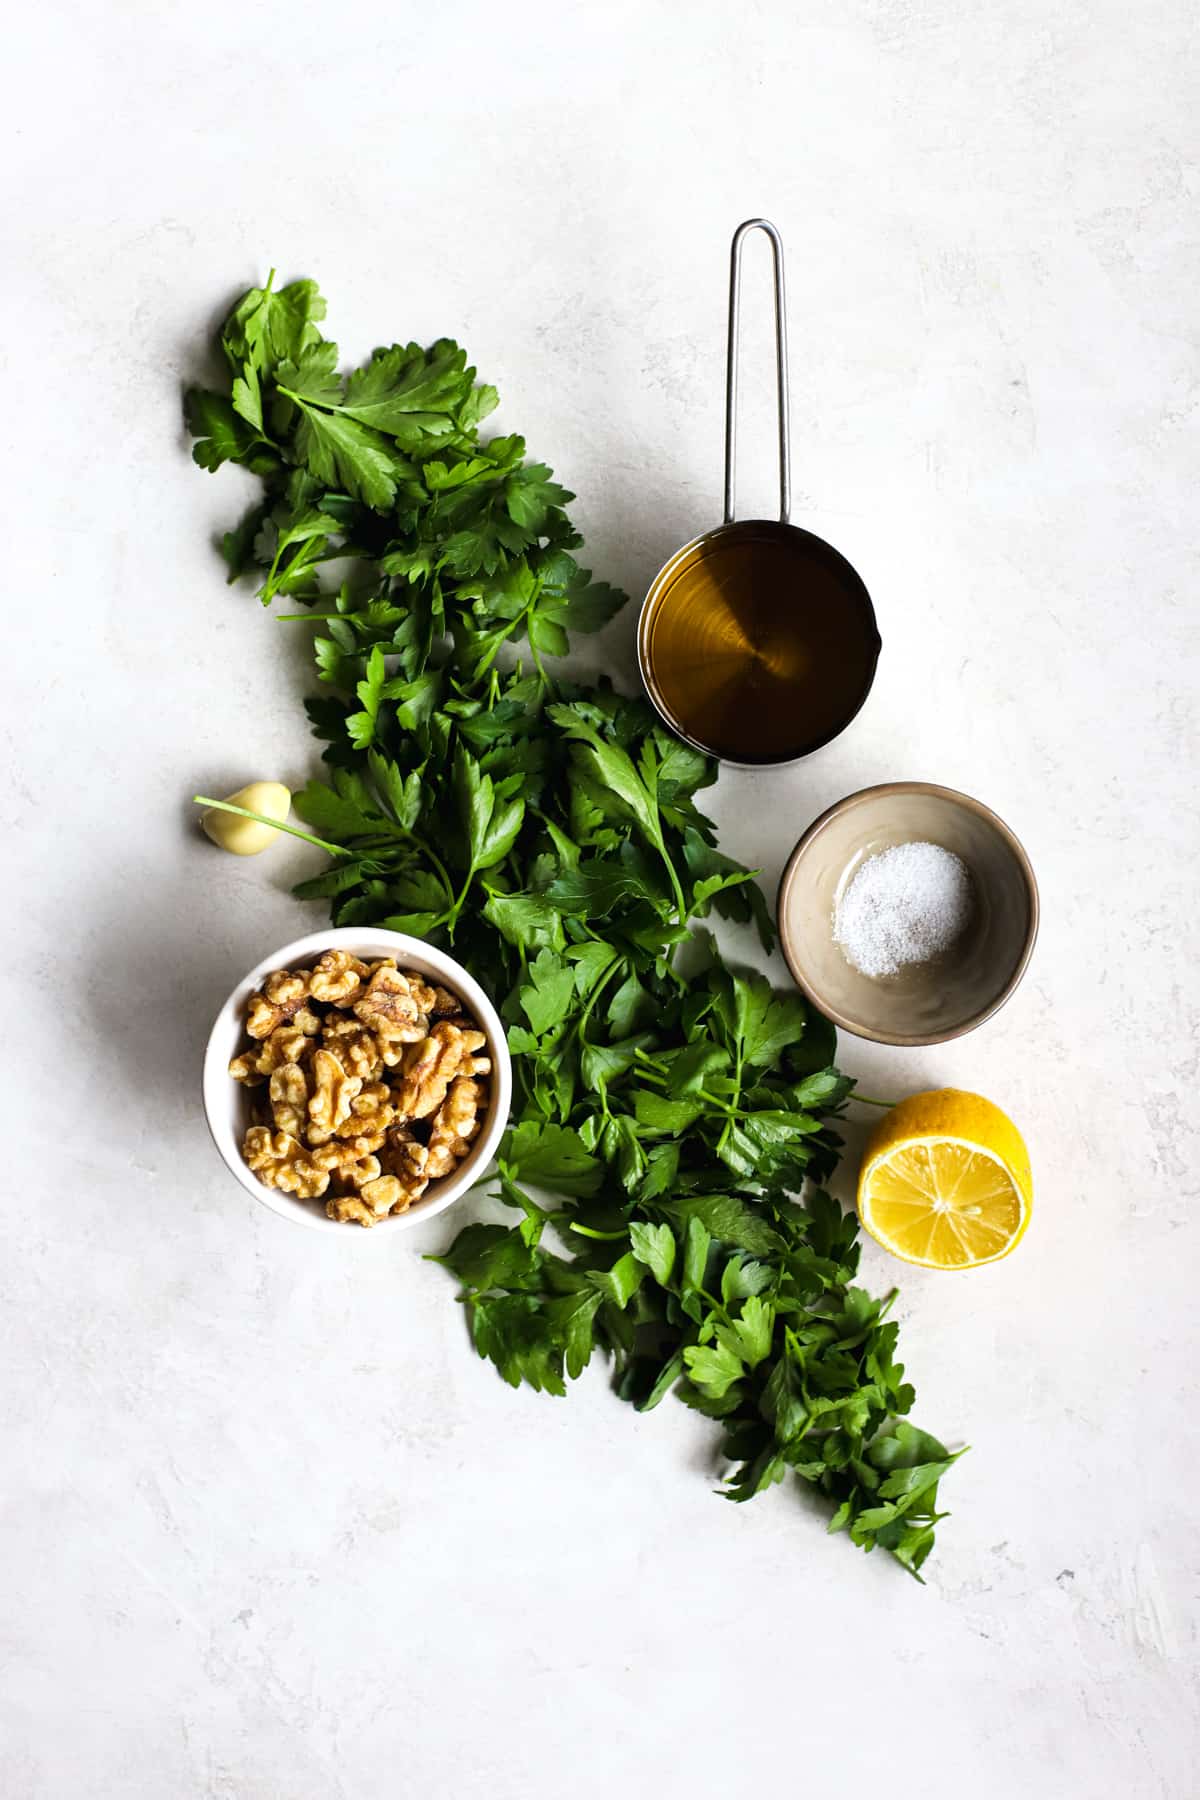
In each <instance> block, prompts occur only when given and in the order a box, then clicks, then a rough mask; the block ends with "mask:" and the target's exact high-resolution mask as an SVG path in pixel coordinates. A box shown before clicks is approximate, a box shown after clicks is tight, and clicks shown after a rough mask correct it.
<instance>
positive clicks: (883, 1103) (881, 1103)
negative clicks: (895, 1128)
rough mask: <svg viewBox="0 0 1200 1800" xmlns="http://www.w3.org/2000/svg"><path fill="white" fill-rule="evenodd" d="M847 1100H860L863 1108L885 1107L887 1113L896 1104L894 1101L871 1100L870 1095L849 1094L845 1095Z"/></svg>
mask: <svg viewBox="0 0 1200 1800" xmlns="http://www.w3.org/2000/svg"><path fill="white" fill-rule="evenodd" d="M847 1098H848V1099H850V1100H861V1101H862V1103H863V1105H864V1106H885V1107H887V1108H888V1110H889V1111H890V1110H891V1108H892V1107H893V1106H895V1104H896V1102H895V1101H894V1100H872V1098H871V1096H870V1094H849V1095H847Z"/></svg>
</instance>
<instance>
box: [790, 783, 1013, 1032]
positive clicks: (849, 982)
mask: <svg viewBox="0 0 1200 1800" xmlns="http://www.w3.org/2000/svg"><path fill="white" fill-rule="evenodd" d="M913 842H918V843H920V842H924V843H930V844H940V845H941V846H942V847H943V848H944V849H946V850H952V851H953V852H954V854H955V855H956V856H958V857H961V859H962V861H963V862H964V863H965V864H966V866H967V869H968V870H969V872H970V877H971V888H972V910H971V916H970V919H969V921H968V924H967V926H966V928H965V930H964V931H963V933H962V935H961V937H960V938H959V939H958V940H957V942H956V943H955V944H953V945H952V946H951V948H950V949H949V950H947V951H946V952H945V953H944V954H943V955H942V956H940V957H938V958H937V959H936V960H934V961H931V962H927V963H911V964H909V965H907V966H906V967H904V968H902V969H900V970H899V971H897V973H896V974H894V975H888V976H885V977H882V978H874V977H872V976H869V975H864V974H862V973H861V972H860V971H859V970H858V969H856V968H855V967H854V966H853V964H852V963H850V962H849V961H848V960H847V958H846V956H845V953H844V952H843V950H842V948H841V946H840V945H839V944H838V943H837V942H836V941H835V939H834V935H833V930H834V914H835V911H836V908H837V905H838V901H839V899H840V898H841V895H842V893H843V892H844V891H845V889H846V887H847V885H848V884H849V883H850V881H852V880H853V878H854V875H855V873H856V871H857V870H858V869H859V867H860V866H861V865H862V864H863V863H864V862H865V861H866V860H867V858H868V857H870V856H875V855H877V854H878V853H879V852H880V851H881V850H889V849H891V848H892V847H893V846H894V845H897V844H906V843H913ZM778 912H779V935H780V944H781V948H782V950H783V954H784V957H785V958H786V960H787V965H788V968H789V969H790V970H791V972H792V975H793V977H794V978H795V981H796V984H797V986H798V987H800V988H801V989H802V991H803V992H804V994H805V995H806V996H807V998H808V999H809V1000H811V1001H812V1003H813V1005H814V1006H816V1007H818V1008H819V1009H820V1011H821V1012H823V1013H824V1014H825V1015H826V1016H827V1017H828V1018H830V1019H832V1020H833V1022H834V1024H835V1025H839V1026H840V1027H841V1028H842V1029H843V1030H844V1031H852V1032H853V1033H854V1034H855V1036H856V1037H862V1038H871V1039H873V1040H874V1041H875V1042H876V1043H879V1044H941V1043H944V1042H945V1041H946V1040H947V1039H948V1038H955V1037H961V1036H962V1034H963V1033H964V1032H967V1031H973V1030H974V1029H975V1027H976V1026H977V1025H982V1024H983V1021H984V1020H985V1019H989V1018H990V1017H991V1016H992V1014H993V1013H994V1012H995V1011H996V1010H997V1009H998V1008H999V1007H1001V1006H1003V1005H1004V1002H1005V1001H1006V1000H1007V999H1008V997H1009V995H1010V994H1011V993H1012V992H1013V990H1014V989H1015V988H1016V986H1017V983H1018V982H1019V981H1020V979H1021V977H1022V975H1023V974H1024V973H1025V969H1026V965H1027V964H1028V962H1029V958H1030V956H1031V955H1032V954H1033V945H1034V940H1035V938H1036V937H1037V927H1038V891H1037V882H1036V881H1035V880H1034V874H1033V869H1032V866H1031V865H1030V861H1029V858H1028V856H1027V855H1026V854H1025V851H1024V850H1023V849H1022V847H1021V845H1020V843H1019V842H1018V841H1017V839H1016V837H1015V836H1014V835H1013V833H1012V832H1011V831H1010V830H1009V828H1008V826H1007V825H1006V824H1005V823H1004V821H1003V819H999V818H997V816H996V814H995V813H994V812H992V811H991V809H990V808H989V807H986V806H984V805H983V804H982V803H981V802H980V801H978V800H973V799H971V797H970V795H969V794H959V793H956V792H955V790H954V789H953V788H944V787H934V786H932V785H931V784H930V783H928V782H923V781H895V782H889V783H887V784H886V785H884V786H882V787H870V788H863V789H862V790H861V792H860V793H857V794H850V795H848V796H847V798H846V799H845V800H839V801H838V803H837V805H836V806H831V807H830V808H829V810H828V812H824V813H822V814H821V816H820V818H819V819H816V820H814V822H813V823H812V824H811V825H810V826H809V828H808V830H807V831H806V832H805V834H804V836H803V837H802V838H801V839H800V842H799V843H798V844H797V845H796V848H795V849H794V850H793V852H792V854H791V857H790V859H789V861H788V864H787V867H786V868H785V869H784V872H783V879H782V881H781V882H780V884H779V906H778Z"/></svg>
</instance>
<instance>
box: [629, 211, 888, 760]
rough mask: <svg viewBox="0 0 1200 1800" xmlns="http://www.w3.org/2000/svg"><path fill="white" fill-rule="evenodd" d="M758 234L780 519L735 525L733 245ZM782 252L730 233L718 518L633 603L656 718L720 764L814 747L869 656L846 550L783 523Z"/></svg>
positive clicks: (844, 713)
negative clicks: (768, 281)
mask: <svg viewBox="0 0 1200 1800" xmlns="http://www.w3.org/2000/svg"><path fill="white" fill-rule="evenodd" d="M756 230H761V231H764V232H765V233H766V234H767V236H768V238H769V239H770V242H771V249H772V255H773V258H774V270H775V337H776V368H777V376H778V401H779V518H778V520H774V519H745V520H735V518H734V495H733V488H734V462H735V456H734V450H735V436H736V420H737V331H738V310H739V297H740V282H741V246H742V241H743V239H744V238H745V236H746V234H747V233H748V232H750V231H756ZM790 499H791V473H790V450H789V433H788V386H787V323H786V309H785V300H784V289H783V245H782V242H781V241H780V237H779V233H778V232H777V231H776V229H775V227H774V226H773V225H771V224H769V223H768V222H767V220H766V219H749V220H747V221H746V223H745V224H744V225H740V226H739V227H738V229H737V231H736V233H735V234H734V239H733V253H732V259H731V269H730V284H729V352H728V363H727V378H726V398H725V522H724V524H722V525H718V526H717V527H716V529H715V530H714V531H709V532H707V533H706V534H705V535H704V536H703V537H700V538H696V539H694V540H693V542H692V543H690V544H685V545H684V547H683V549H682V550H678V551H676V553H675V555H674V556H673V557H672V558H671V560H670V561H669V562H668V563H667V564H666V565H665V567H664V568H662V569H661V570H660V571H659V573H658V575H657V577H656V578H655V580H654V582H653V584H652V585H651V588H650V591H649V593H648V594H647V595H646V599H645V603H644V604H643V607H642V614H641V619H640V621H639V623H638V657H639V661H640V663H641V670H642V679H643V681H644V682H645V686H646V692H647V694H648V695H649V697H650V699H651V701H652V702H653V704H654V705H655V707H656V708H657V709H658V711H659V713H660V714H661V715H662V717H663V719H664V720H665V721H666V723H667V724H668V725H669V726H670V727H671V728H672V730H674V731H675V732H677V733H678V734H679V736H680V737H683V738H686V739H687V740H688V741H689V742H690V743H693V744H696V745H698V746H699V748H700V749H702V750H707V751H710V752H711V753H712V754H713V755H715V756H719V757H721V758H723V759H724V760H725V761H726V762H734V763H742V764H745V765H748V766H765V765H769V764H773V763H786V762H792V761H793V760H794V759H795V758H796V757H799V756H807V755H808V753H809V752H810V751H812V750H819V749H820V747H821V745H822V744H827V743H828V742H829V741H830V739H831V738H835V737H836V736H837V735H838V733H839V732H840V731H843V730H844V729H845V727H846V726H847V725H848V724H849V723H850V721H851V719H853V717H854V716H855V714H856V713H857V712H858V710H859V708H860V707H861V706H862V704H863V701H864V700H865V699H866V697H867V695H868V693H869V692H870V689H871V683H872V682H873V680H874V678H875V664H876V661H877V660H878V657H879V632H878V630H877V628H876V624H875V609H874V607H873V606H872V604H871V599H870V595H869V594H868V593H867V590H866V588H865V587H864V585H863V583H862V581H861V580H860V578H859V576H858V575H857V574H856V573H855V571H854V570H853V569H852V568H851V566H850V564H849V563H848V562H847V561H846V559H845V557H844V556H841V555H840V554H839V553H838V551H836V550H835V549H834V548H833V546H832V545H830V544H827V543H825V542H824V541H823V539H821V538H819V537H814V536H813V534H812V532H810V531H802V530H801V529H800V528H799V526H796V525H792V524H789V522H788V513H789V507H790Z"/></svg>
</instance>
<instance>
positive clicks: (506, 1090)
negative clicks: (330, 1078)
mask: <svg viewBox="0 0 1200 1800" xmlns="http://www.w3.org/2000/svg"><path fill="white" fill-rule="evenodd" d="M331 949H332V950H337V949H342V950H349V951H351V952H352V953H353V954H355V955H364V954H365V955H371V954H375V955H377V956H393V955H394V956H395V958H396V961H397V963H398V964H399V966H400V967H401V968H403V967H404V961H403V959H404V958H405V957H407V958H408V959H409V960H410V961H411V962H413V963H416V964H417V965H420V964H422V963H424V964H425V965H427V969H428V972H429V973H430V974H432V975H434V976H435V978H436V979H437V980H439V981H441V982H444V984H445V985H446V986H447V987H449V988H452V989H453V990H454V991H455V992H456V993H457V994H459V995H460V997H461V998H462V999H463V1000H464V1001H465V1002H466V1004H467V1006H468V1007H469V1008H470V1010H471V1012H472V1013H473V1014H474V1016H475V1019H476V1020H477V1022H478V1025H479V1028H480V1030H481V1031H483V1032H484V1033H485V1034H486V1036H487V1040H488V1054H489V1055H490V1056H491V1058H492V1083H493V1086H492V1102H491V1116H490V1119H489V1121H488V1123H487V1125H486V1126H485V1127H484V1129H483V1131H482V1132H481V1133H480V1134H479V1136H478V1138H477V1139H476V1140H475V1142H474V1143H473V1144H472V1146H471V1149H470V1152H469V1153H468V1155H467V1156H466V1157H464V1159H463V1161H462V1163H461V1164H460V1165H459V1168H458V1169H457V1170H456V1171H455V1172H454V1174H453V1175H447V1176H445V1177H444V1178H443V1180H442V1181H441V1182H439V1183H438V1184H437V1192H436V1193H435V1194H434V1195H433V1197H432V1198H431V1199H429V1200H425V1199H421V1200H418V1201H416V1202H415V1203H414V1204H413V1205H412V1206H411V1207H410V1208H409V1209H408V1211H407V1212H403V1213H397V1214H395V1215H394V1216H390V1217H388V1218H386V1219H380V1220H379V1221H378V1223H377V1224H376V1225H375V1226H374V1227H373V1228H372V1229H371V1230H370V1231H364V1230H363V1229H362V1228H361V1227H358V1228H357V1229H355V1230H351V1229H350V1228H349V1227H348V1226H347V1225H346V1224H345V1223H344V1222H343V1221H341V1220H339V1219H330V1218H328V1217H327V1216H326V1214H325V1213H324V1212H318V1211H316V1210H314V1209H313V1208H312V1207H311V1205H310V1203H309V1202H306V1201H303V1200H298V1199H296V1198H295V1197H294V1196H293V1195H291V1194H284V1193H278V1192H276V1190H275V1189H274V1188H268V1187H264V1186H263V1184H262V1182H260V1181H259V1179H258V1177H257V1176H256V1175H255V1174H254V1172H253V1170H252V1169H250V1168H248V1167H247V1165H246V1163H245V1162H244V1161H243V1159H242V1152H241V1146H240V1144H239V1143H238V1138H237V1134H236V1131H235V1130H234V1129H233V1128H231V1127H230V1125H229V1124H228V1123H227V1121H226V1118H225V1113H226V1112H227V1110H228V1089H229V1087H231V1086H234V1085H236V1084H234V1082H233V1078H232V1077H231V1075H230V1074H229V1067H228V1065H229V1060H230V1057H231V1056H233V1055H234V1054H236V1049H237V1045H238V1043H239V1042H240V1041H241V1038H242V1035H243V1030H244V1024H243V1020H244V1012H245V1004H246V1001H247V999H248V998H249V996H250V995H251V994H252V993H253V992H254V990H255V988H257V987H258V986H260V985H261V983H262V981H263V980H264V978H265V977H266V976H267V975H269V974H270V973H271V972H272V970H274V969H282V968H287V967H289V966H290V965H291V964H292V963H293V962H302V961H304V960H305V959H309V958H313V957H316V956H319V955H320V953H321V951H322V950H331ZM202 1094H203V1100H204V1118H205V1122H206V1124H207V1126H208V1131H209V1136H210V1137H211V1138H212V1141H213V1143H214V1145H215V1146H216V1149H217V1152H218V1154H219V1155H220V1157H221V1160H222V1162H223V1163H224V1164H225V1166H226V1168H227V1169H228V1170H229V1172H230V1174H231V1175H232V1176H233V1177H234V1179H235V1180H236V1181H237V1182H238V1183H239V1185H240V1186H241V1187H243V1188H244V1189H245V1190H246V1192H247V1193H248V1194H250V1195H252V1196H253V1198H254V1199H256V1200H259V1201H261V1202H262V1204H263V1205H264V1206H266V1207H267V1208H268V1209H269V1210H270V1211H271V1212H273V1213H275V1214H277V1215H278V1216H279V1217H280V1218H283V1219H290V1220H291V1221H292V1223H293V1224H296V1225H306V1226H308V1227H309V1229H310V1230H316V1231H335V1232H338V1233H339V1234H340V1235H341V1236H342V1237H343V1238H346V1239H348V1240H355V1239H359V1238H376V1237H378V1236H379V1235H380V1233H381V1232H383V1233H386V1232H395V1231H405V1230H409V1229H411V1228H412V1227H413V1226H415V1225H420V1224H423V1223H424V1222H425V1221H426V1220H427V1219H432V1218H435V1217H436V1216H437V1214H438V1213H441V1212H445V1210H446V1208H447V1207H449V1206H453V1205H454V1202H455V1201H456V1200H459V1199H461V1197H462V1195H463V1194H465V1193H466V1192H467V1190H468V1189H469V1188H471V1187H473V1186H474V1184H475V1182H476V1181H477V1180H478V1179H479V1177H480V1175H482V1173H483V1171H484V1169H485V1168H486V1167H487V1165H488V1163H489V1162H490V1161H491V1158H492V1155H493V1153H494V1151H495V1149H496V1146H497V1145H498V1144H499V1142H500V1139H501V1137H502V1136H503V1134H504V1129H505V1126H506V1125H507V1123H508V1115H509V1110H510V1108H511V1105H512V1058H511V1055H510V1053H509V1049H508V1044H507V1041H506V1037H505V1031H504V1026H503V1024H502V1023H501V1020H500V1016H499V1014H498V1013H497V1011H496V1009H495V1007H494V1006H493V1004H492V1002H491V1001H490V1000H489V999H488V997H487V995H486V994H485V993H484V991H483V989H482V988H481V987H480V985H479V983H478V982H477V981H476V980H475V977H474V976H473V975H472V974H470V972H469V971H468V970H467V969H465V968H464V967H463V965H462V963H460V962H458V961H456V960H455V958H454V957H452V956H450V955H449V954H448V953H447V952H446V951H444V950H439V949H437V948H436V947H435V946H434V945H433V944H427V943H425V942H424V940H423V939H421V938H416V937H410V936H409V935H408V933H407V932H402V931H390V930H388V929H387V927H386V926H382V925H380V926H367V925H361V926H360V925H340V926H327V927H326V929H325V930H324V931H313V932H307V933H306V934H305V936H304V937H301V938H295V939H293V940H292V941H291V942H290V943H287V944H281V945H280V946H279V948H278V949H276V950H272V951H271V953H270V955H268V956H264V957H262V958H261V959H260V960H259V961H258V962H257V963H255V965H254V967H253V968H252V969H249V970H248V971H247V972H246V974H245V975H243V976H242V978H241V979H240V981H238V982H237V983H236V984H235V986H234V987H233V989H232V991H231V993H230V994H229V996H228V998H227V999H226V1000H225V1002H224V1004H223V1005H222V1006H221V1008H220V1010H219V1011H218V1013H217V1015H216V1018H215V1019H214V1021H213V1025H212V1029H211V1031H210V1032H209V1034H208V1041H207V1043H206V1045H205V1049H204V1062H203V1073H202Z"/></svg>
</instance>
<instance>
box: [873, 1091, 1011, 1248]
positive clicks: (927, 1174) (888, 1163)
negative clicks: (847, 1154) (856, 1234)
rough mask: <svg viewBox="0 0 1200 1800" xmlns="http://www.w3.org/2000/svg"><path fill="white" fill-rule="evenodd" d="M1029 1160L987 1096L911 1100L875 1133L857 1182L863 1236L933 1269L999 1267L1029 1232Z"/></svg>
mask: <svg viewBox="0 0 1200 1800" xmlns="http://www.w3.org/2000/svg"><path fill="white" fill-rule="evenodd" d="M1032 1204H1033V1177H1032V1173H1031V1170H1030V1166H1029V1153H1028V1151H1027V1150H1026V1148H1025V1144H1024V1141H1023V1140H1022V1138H1021V1134H1020V1132H1019V1131H1018V1130H1017V1128H1016V1126H1015V1125H1014V1124H1013V1122H1012V1120H1011V1119H1010V1118H1008V1117H1007V1115H1006V1114H1005V1113H1003V1112H1001V1111H1000V1108H999V1107H998V1106H993V1104H992V1102H991V1101H990V1100H984V1099H983V1098H982V1096H981V1095H978V1094H967V1093H963V1092H961V1091H960V1090H958V1089H955V1088H942V1089H939V1090H937V1091H936V1092H934V1093H928V1094H914V1095H913V1096H912V1097H911V1099H908V1100H905V1101H902V1102H901V1104H900V1105H899V1106H897V1107H895V1108H893V1110H892V1112H891V1113H890V1114H889V1116H888V1117H887V1118H886V1119H884V1120H883V1121H882V1123H881V1124H880V1125H879V1126H878V1127H877V1128H876V1130H875V1131H874V1132H873V1134H872V1136H871V1139H870V1141H869V1142H868V1145H867V1153H866V1156H865V1157H864V1159H863V1166H862V1170H861V1173H860V1175H859V1181H858V1213H859V1218H860V1219H861V1221H862V1224H863V1228H864V1229H865V1230H866V1231H868V1232H870V1234H871V1236H872V1237H873V1238H875V1239H876V1240H877V1242H878V1243H880V1244H882V1245H883V1247H884V1249H885V1250H890V1251H891V1252H892V1254H893V1255H895V1256H899V1257H902V1258H903V1259H904V1260H905V1261H906V1262H911V1263H919V1264H920V1265H921V1266H922V1267H923V1268H928V1269H967V1268H978V1267H979V1266H980V1265H981V1264H983V1263H990V1262H998V1261H999V1259H1000V1258H1001V1257H1002V1256H1007V1255H1008V1253H1009V1251H1010V1250H1012V1249H1013V1248H1014V1247H1015V1246H1016V1244H1017V1243H1019V1242H1020V1239H1021V1237H1022V1236H1023V1234H1024V1232H1025V1229H1026V1227H1027V1226H1028V1224H1029V1218H1030V1212H1031V1209H1032Z"/></svg>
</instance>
